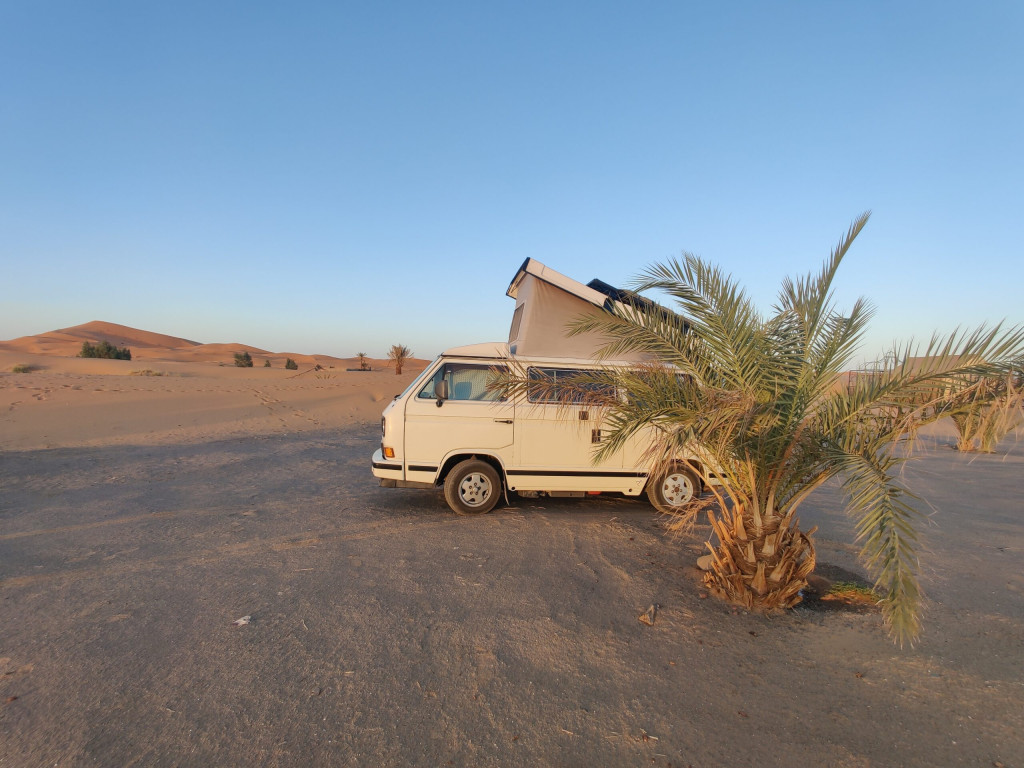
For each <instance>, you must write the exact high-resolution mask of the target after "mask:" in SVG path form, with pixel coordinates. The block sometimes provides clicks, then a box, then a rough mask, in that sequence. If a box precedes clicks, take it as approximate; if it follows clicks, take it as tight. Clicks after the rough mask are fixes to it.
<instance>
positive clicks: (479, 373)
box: [372, 259, 702, 514]
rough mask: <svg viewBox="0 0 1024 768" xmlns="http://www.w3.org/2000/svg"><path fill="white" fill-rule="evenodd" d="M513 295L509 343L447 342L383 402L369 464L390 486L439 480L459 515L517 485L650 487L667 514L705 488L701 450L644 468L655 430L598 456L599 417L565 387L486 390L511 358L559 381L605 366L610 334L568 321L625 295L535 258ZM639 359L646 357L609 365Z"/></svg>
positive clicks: (563, 491) (557, 491)
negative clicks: (565, 397)
mask: <svg viewBox="0 0 1024 768" xmlns="http://www.w3.org/2000/svg"><path fill="white" fill-rule="evenodd" d="M507 295H508V296H510V297H511V298H513V299H515V300H516V308H515V311H514V313H513V317H512V326H511V328H510V331H509V340H508V343H504V342H496V343H486V344H473V345H470V346H464V347H455V348H453V349H449V350H447V351H446V352H444V353H443V354H441V355H440V356H439V357H438V358H437V359H436V360H434V361H433V362H432V363H431V364H430V365H428V366H427V367H426V368H425V369H424V371H423V372H422V373H421V374H420V375H419V376H418V377H417V378H416V380H415V381H413V382H412V384H410V385H409V386H408V387H407V388H406V390H405V391H404V392H402V394H400V395H398V396H397V397H395V399H394V400H392V401H391V403H390V404H389V405H388V406H387V407H386V408H385V409H384V413H383V415H382V419H381V427H382V435H381V447H380V448H379V449H378V450H377V451H376V452H375V453H374V455H373V460H372V469H373V474H374V476H375V477H377V478H378V479H379V480H380V484H381V486H383V487H387V488H423V489H438V488H441V489H443V490H444V496H445V500H446V501H447V502H448V505H449V506H450V507H451V508H452V510H454V511H455V512H457V513H459V514H476V513H483V512H488V511H490V510H491V509H492V508H493V507H494V506H495V504H497V503H498V501H499V500H500V499H501V498H502V497H505V498H506V499H507V498H508V497H507V494H508V493H516V494H518V495H520V496H528V497H534V496H539V495H548V496H585V495H588V494H594V495H596V494H602V493H619V494H625V495H626V496H638V495H640V494H641V493H646V494H647V496H648V498H649V499H650V500H651V502H652V503H653V504H654V505H655V506H656V507H658V508H659V509H661V510H663V511H673V510H679V509H682V508H683V507H685V506H686V505H688V504H689V503H691V502H692V501H693V500H694V499H695V498H696V497H698V496H700V493H701V490H702V488H701V482H700V478H699V476H698V474H697V473H695V472H694V471H693V470H692V469H691V466H692V465H693V464H694V460H693V459H692V457H685V458H686V459H688V461H683V460H682V459H683V458H684V457H680V461H678V462H676V463H674V464H673V465H671V466H670V467H669V468H668V469H667V470H666V471H663V472H660V473H658V474H657V475H655V474H654V472H653V468H652V467H650V466H647V465H645V463H644V459H643V455H644V452H645V449H646V448H647V443H648V442H649V437H648V439H647V440H646V441H645V439H644V437H643V436H642V435H641V436H638V437H636V438H634V439H633V440H632V441H631V442H630V444H628V445H627V446H626V447H625V448H624V449H623V450H620V451H617V452H616V453H615V454H614V455H612V456H611V457H609V458H607V459H605V460H603V461H602V462H600V463H595V462H594V449H595V447H596V444H598V443H600V441H601V428H600V423H599V418H598V416H599V414H597V413H596V412H594V411H593V409H592V408H590V407H588V406H587V405H585V404H575V405H574V404H568V405H567V404H566V403H565V402H564V401H562V400H561V399H559V398H557V396H555V395H553V394H552V393H553V392H554V391H555V390H556V387H555V388H553V387H551V386H546V387H543V388H541V389H540V390H538V391H537V392H533V391H532V390H531V391H529V392H528V393H525V394H516V395H514V396H510V397H505V396H503V394H502V393H501V392H500V391H496V390H494V389H489V388H488V381H489V379H490V378H491V377H492V376H493V374H494V371H495V370H496V369H497V370H501V369H502V368H504V367H505V366H508V365H510V364H514V365H515V366H516V370H517V371H525V372H526V373H527V374H528V376H529V377H530V379H538V380H543V381H545V382H547V383H550V384H557V381H558V380H559V379H560V378H561V379H571V377H573V376H577V375H578V374H579V373H580V372H581V371H587V370H592V369H594V368H596V367H598V365H597V363H596V362H595V360H594V354H595V353H596V350H597V349H598V348H599V347H600V346H601V344H602V342H603V340H602V339H600V338H594V337H587V336H586V335H579V336H572V337H568V336H566V328H567V326H568V324H569V323H570V322H571V321H572V320H574V319H575V318H578V317H580V316H581V315H585V314H587V313H590V312H604V311H607V310H608V309H609V307H610V306H611V304H610V302H615V301H621V300H623V299H624V298H625V294H624V293H623V292H621V291H618V290H617V289H615V288H612V287H611V286H608V285H607V284H605V283H602V282H601V281H597V280H595V281H592V282H591V283H590V284H589V285H583V284H581V283H578V282H577V281H575V280H572V279H571V278H568V277H566V276H565V275H562V274H560V273H558V272H555V271H554V270H552V269H550V268H549V267H546V266H545V265H543V264H541V263H540V262H537V261H536V260H534V259H527V260H526V261H525V262H524V263H523V265H522V267H520V269H519V271H518V272H517V273H516V275H515V277H514V278H513V280H512V283H511V284H510V285H509V288H508V291H507ZM633 300H634V301H635V300H636V299H635V298H634V299H633ZM642 362H645V360H644V359H643V358H642V357H639V356H637V357H632V358H628V359H623V360H618V361H615V362H614V363H608V362H607V361H606V362H605V363H604V365H609V364H611V365H635V364H638V363H642Z"/></svg>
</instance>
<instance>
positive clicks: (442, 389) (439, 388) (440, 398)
mask: <svg viewBox="0 0 1024 768" xmlns="http://www.w3.org/2000/svg"><path fill="white" fill-rule="evenodd" d="M434 397H435V398H436V399H437V407H438V408H440V407H441V406H442V405H443V404H444V401H445V400H447V399H448V380H447V379H441V380H440V381H439V382H437V383H436V384H434Z"/></svg>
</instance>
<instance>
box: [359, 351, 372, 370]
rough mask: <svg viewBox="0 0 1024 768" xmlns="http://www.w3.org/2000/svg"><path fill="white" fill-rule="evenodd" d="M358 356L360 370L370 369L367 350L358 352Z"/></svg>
mask: <svg viewBox="0 0 1024 768" xmlns="http://www.w3.org/2000/svg"><path fill="white" fill-rule="evenodd" d="M356 358H358V360H359V370H360V371H368V370H370V362H369V358H367V356H366V353H365V352H356Z"/></svg>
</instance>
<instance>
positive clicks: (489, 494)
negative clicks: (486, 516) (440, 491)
mask: <svg viewBox="0 0 1024 768" xmlns="http://www.w3.org/2000/svg"><path fill="white" fill-rule="evenodd" d="M500 496H501V480H500V479H498V473H497V472H495V471H494V467H492V466H491V465H490V464H488V463H487V462H486V461H479V460H478V459H467V460H466V461H463V462H461V463H459V464H456V465H455V467H453V468H452V471H451V472H449V473H448V477H446V478H445V480H444V498H445V501H447V502H448V506H449V507H451V508H452V511H454V512H455V513H456V514H459V515H482V514H483V513H485V512H490V511H491V510H492V509H494V505H495V504H497V503H498V499H499V498H500Z"/></svg>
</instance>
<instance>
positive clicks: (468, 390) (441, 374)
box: [417, 363, 505, 402]
mask: <svg viewBox="0 0 1024 768" xmlns="http://www.w3.org/2000/svg"><path fill="white" fill-rule="evenodd" d="M504 370H505V369H504V368H503V367H500V366H490V365H471V364H467V363H445V364H444V365H443V366H441V368H439V369H438V371H437V373H435V374H434V375H433V376H431V377H430V379H429V380H428V381H427V382H426V383H425V384H424V385H423V388H422V389H421V390H420V392H419V394H418V395H417V397H420V398H423V399H424V400H433V399H434V385H435V384H437V382H439V381H441V380H447V382H448V399H449V400H478V401H482V402H496V401H499V400H504V399H505V398H504V397H502V396H501V392H499V391H497V390H493V391H488V389H487V382H488V381H489V380H490V378H491V376H493V375H494V374H495V373H496V372H499V371H500V372H504Z"/></svg>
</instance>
